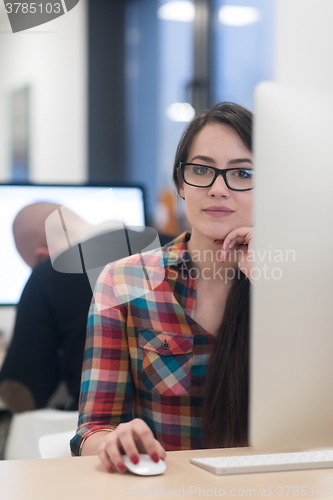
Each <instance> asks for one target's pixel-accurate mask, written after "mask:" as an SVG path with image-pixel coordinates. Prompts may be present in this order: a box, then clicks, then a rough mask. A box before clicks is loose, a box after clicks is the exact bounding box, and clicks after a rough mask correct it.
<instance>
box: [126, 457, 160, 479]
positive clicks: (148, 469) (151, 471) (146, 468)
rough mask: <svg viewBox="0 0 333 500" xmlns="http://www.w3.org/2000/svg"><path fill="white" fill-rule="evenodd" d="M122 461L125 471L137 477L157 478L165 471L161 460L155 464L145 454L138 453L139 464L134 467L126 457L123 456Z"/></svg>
mask: <svg viewBox="0 0 333 500" xmlns="http://www.w3.org/2000/svg"><path fill="white" fill-rule="evenodd" d="M122 459H123V462H124V465H125V466H126V467H127V469H128V470H129V471H130V472H132V473H133V474H137V475H138V476H157V475H158V474H163V472H165V471H166V465H165V462H164V461H163V460H161V459H160V460H159V461H158V462H157V463H156V462H154V461H153V460H152V459H151V458H150V456H149V455H147V454H145V453H139V462H138V463H137V464H136V465H134V464H133V463H132V462H131V460H130V459H129V457H128V456H127V455H123V456H122Z"/></svg>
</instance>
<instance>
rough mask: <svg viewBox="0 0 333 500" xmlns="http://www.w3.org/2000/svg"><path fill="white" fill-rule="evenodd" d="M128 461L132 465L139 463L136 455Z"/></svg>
mask: <svg viewBox="0 0 333 500" xmlns="http://www.w3.org/2000/svg"><path fill="white" fill-rule="evenodd" d="M130 460H131V462H132V463H133V464H134V465H136V464H138V463H139V457H138V456H137V455H132V456H131V459H130Z"/></svg>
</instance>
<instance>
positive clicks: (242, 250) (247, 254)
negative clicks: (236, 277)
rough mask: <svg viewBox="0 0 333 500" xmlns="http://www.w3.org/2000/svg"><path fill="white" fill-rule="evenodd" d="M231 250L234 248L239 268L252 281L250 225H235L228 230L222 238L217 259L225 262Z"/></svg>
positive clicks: (251, 229)
mask: <svg viewBox="0 0 333 500" xmlns="http://www.w3.org/2000/svg"><path fill="white" fill-rule="evenodd" d="M215 243H217V240H215ZM233 250H236V259H237V263H238V267H239V269H240V270H241V271H242V272H243V273H244V274H245V276H246V277H247V278H248V279H249V280H250V281H252V280H251V270H252V267H253V261H254V251H253V228H252V227H236V228H235V229H233V230H232V231H230V233H229V234H227V236H226V237H225V239H224V242H223V245H222V250H221V257H220V258H219V260H220V261H221V262H226V260H227V258H228V256H229V255H230V253H231V252H232V251H233Z"/></svg>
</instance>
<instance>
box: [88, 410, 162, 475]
mask: <svg viewBox="0 0 333 500" xmlns="http://www.w3.org/2000/svg"><path fill="white" fill-rule="evenodd" d="M124 453H125V454H126V455H127V456H128V457H129V459H130V460H131V462H132V463H133V464H137V463H138V461H139V453H147V454H148V455H149V456H150V458H151V459H152V460H153V461H154V462H158V461H159V459H160V458H161V459H162V460H164V459H165V456H166V453H165V450H164V448H163V447H162V445H161V444H160V443H159V442H158V441H157V440H156V439H155V438H154V435H153V433H152V431H151V429H150V428H149V427H148V425H147V424H146V422H144V421H143V420H142V419H140V418H135V419H133V420H131V421H130V422H126V423H121V424H119V425H118V426H117V428H116V429H115V430H114V431H113V432H109V433H108V434H107V435H106V436H105V438H104V439H103V440H102V442H101V444H100V446H99V448H98V452H97V454H98V456H99V458H100V460H101V462H102V464H103V465H104V467H105V468H106V469H107V470H108V471H109V472H113V471H115V470H118V471H119V472H125V471H126V467H125V465H124V462H123V460H122V456H121V455H122V454H124Z"/></svg>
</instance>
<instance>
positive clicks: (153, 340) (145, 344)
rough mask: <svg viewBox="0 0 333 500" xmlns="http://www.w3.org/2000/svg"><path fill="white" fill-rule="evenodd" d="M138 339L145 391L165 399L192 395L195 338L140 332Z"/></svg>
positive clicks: (165, 333)
mask: <svg viewBox="0 0 333 500" xmlns="http://www.w3.org/2000/svg"><path fill="white" fill-rule="evenodd" d="M138 340H139V347H141V349H142V369H141V373H140V378H141V382H142V383H143V385H144V388H145V389H146V390H148V391H149V392H151V393H153V394H159V395H161V396H186V395H189V394H190V391H191V367H192V362H193V335H182V334H177V333H170V332H165V331H163V332H161V331H156V330H143V329H138Z"/></svg>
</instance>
